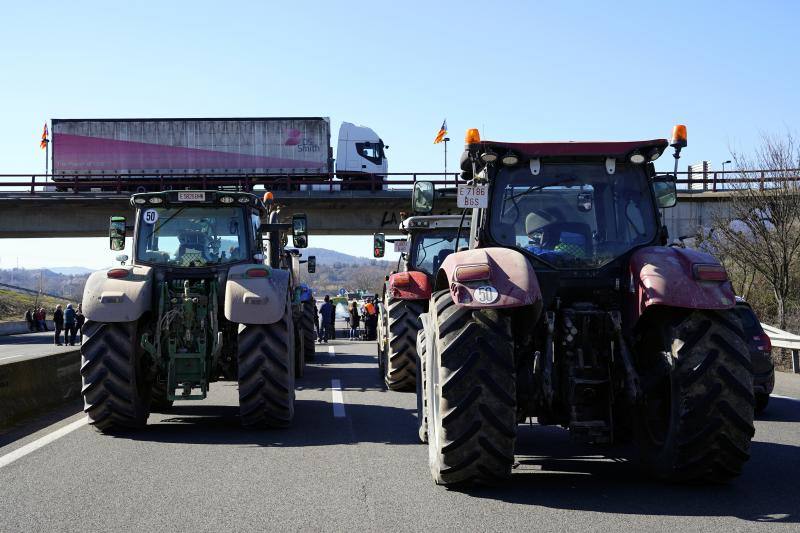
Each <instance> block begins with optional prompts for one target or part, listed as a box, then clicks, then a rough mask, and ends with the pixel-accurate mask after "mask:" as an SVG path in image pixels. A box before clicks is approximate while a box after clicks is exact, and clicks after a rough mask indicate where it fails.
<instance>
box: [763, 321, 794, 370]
mask: <svg viewBox="0 0 800 533" xmlns="http://www.w3.org/2000/svg"><path fill="white" fill-rule="evenodd" d="M761 327H762V328H764V333H766V334H767V336H768V337H769V340H770V342H771V343H772V347H773V348H782V349H784V350H788V351H789V352H790V353H791V355H792V371H793V372H794V373H795V374H800V335H795V334H793V333H789V332H788V331H783V330H782V329H778V328H775V327H772V326H770V325H769V324H763V323H762V324H761Z"/></svg>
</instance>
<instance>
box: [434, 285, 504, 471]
mask: <svg viewBox="0 0 800 533" xmlns="http://www.w3.org/2000/svg"><path fill="white" fill-rule="evenodd" d="M429 317H430V330H429V331H427V332H426V334H429V335H432V336H433V338H432V339H431V341H430V342H429V343H428V351H427V352H426V356H427V360H426V362H425V374H426V377H427V380H426V381H427V384H426V385H427V386H426V387H425V388H426V389H427V396H428V457H429V464H430V468H431V474H432V476H433V480H434V481H435V482H436V483H437V484H439V485H452V484H462V483H487V484H490V483H494V482H497V481H502V480H503V479H505V478H507V477H509V476H510V475H511V465H512V463H513V462H514V442H515V439H516V434H517V401H516V378H515V371H514V346H513V341H512V337H511V323H510V320H509V318H508V317H506V316H503V315H502V314H500V312H499V311H498V310H495V309H486V310H474V309H468V308H465V307H460V306H456V305H455V304H454V303H453V300H452V298H451V297H450V294H449V292H448V291H447V290H444V291H439V292H436V293H434V295H433V299H432V300H431V310H430V312H429Z"/></svg>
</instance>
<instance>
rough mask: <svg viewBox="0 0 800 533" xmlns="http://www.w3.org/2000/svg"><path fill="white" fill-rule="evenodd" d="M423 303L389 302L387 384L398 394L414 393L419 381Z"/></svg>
mask: <svg viewBox="0 0 800 533" xmlns="http://www.w3.org/2000/svg"><path fill="white" fill-rule="evenodd" d="M424 312H425V303H424V300H389V305H388V309H387V324H388V337H387V339H386V340H387V341H388V342H386V357H385V358H384V362H385V364H386V367H385V370H384V381H385V382H386V386H387V387H388V388H389V389H391V390H395V391H411V390H415V387H416V379H417V332H418V331H419V329H420V326H421V324H420V321H419V316H420V314H422V313H424Z"/></svg>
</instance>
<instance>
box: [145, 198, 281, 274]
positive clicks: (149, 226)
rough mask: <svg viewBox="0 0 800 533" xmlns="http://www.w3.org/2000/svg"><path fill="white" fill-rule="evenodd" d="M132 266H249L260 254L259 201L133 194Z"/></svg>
mask: <svg viewBox="0 0 800 533" xmlns="http://www.w3.org/2000/svg"><path fill="white" fill-rule="evenodd" d="M131 205H133V206H134V207H135V208H137V212H136V225H135V231H136V238H135V242H136V245H135V248H134V263H135V264H142V265H150V266H154V267H175V268H192V269H196V268H203V267H219V266H224V265H231V264H235V263H248V262H252V261H253V259H254V256H255V255H257V254H260V253H261V245H260V241H261V239H260V217H261V216H262V215H264V214H265V212H266V211H265V207H264V204H263V203H262V202H261V200H260V199H259V198H258V197H257V196H255V195H253V194H248V193H235V194H234V193H227V192H219V191H167V192H160V193H144V194H135V195H133V197H132V198H131Z"/></svg>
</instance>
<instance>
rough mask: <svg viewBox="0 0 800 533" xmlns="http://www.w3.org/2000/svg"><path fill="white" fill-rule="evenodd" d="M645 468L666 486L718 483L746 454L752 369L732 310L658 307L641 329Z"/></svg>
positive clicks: (639, 424)
mask: <svg viewBox="0 0 800 533" xmlns="http://www.w3.org/2000/svg"><path fill="white" fill-rule="evenodd" d="M637 355H638V358H637V360H638V366H639V374H640V376H641V382H642V387H643V389H644V395H645V402H644V406H643V407H642V408H640V409H639V411H638V414H637V416H636V417H635V426H636V434H637V441H638V445H639V448H640V452H641V456H642V460H643V463H644V465H645V467H646V468H647V469H648V470H650V471H651V472H652V473H653V474H654V475H655V476H657V477H659V478H661V479H665V480H668V481H678V482H711V483H724V482H728V481H730V480H731V479H733V478H735V477H736V476H738V475H739V474H740V473H741V471H742V466H743V465H744V463H745V462H746V461H747V460H748V459H749V457H750V441H751V439H752V437H753V434H754V433H755V430H754V428H753V411H754V405H755V398H754V397H753V369H752V366H751V363H750V355H749V351H748V348H747V344H746V343H745V340H744V333H743V332H742V328H741V325H740V323H739V321H738V319H737V318H736V314H735V313H734V312H733V311H729V310H728V311H697V310H684V309H663V310H660V313H659V314H654V315H652V316H651V317H650V319H649V320H648V321H647V322H646V323H645V324H644V328H643V329H642V330H640V334H639V340H638V350H637Z"/></svg>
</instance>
